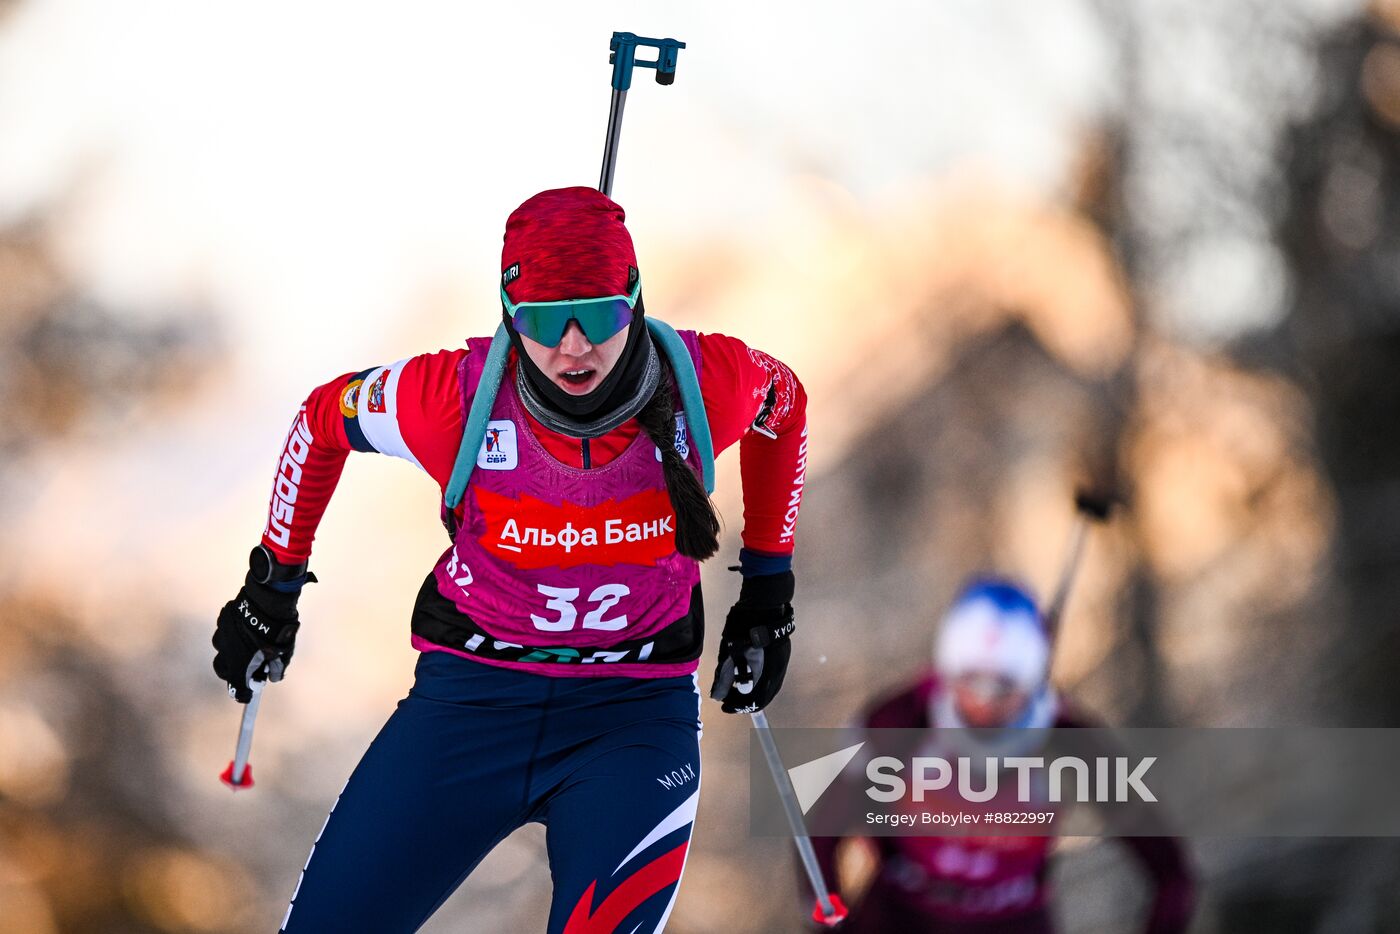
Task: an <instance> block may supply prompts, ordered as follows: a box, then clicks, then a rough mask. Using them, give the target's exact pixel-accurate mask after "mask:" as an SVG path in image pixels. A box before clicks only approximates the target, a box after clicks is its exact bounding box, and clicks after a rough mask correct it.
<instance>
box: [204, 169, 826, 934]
mask: <svg viewBox="0 0 1400 934" xmlns="http://www.w3.org/2000/svg"><path fill="white" fill-rule="evenodd" d="M624 219H625V218H624V213H623V210H622V208H621V207H619V206H618V205H617V204H615V203H614V202H613V201H611V200H610V199H609V198H607V197H606V196H604V195H602V194H601V193H599V192H597V191H595V190H593V189H589V188H566V189H560V190H555V191H546V192H542V193H540V194H538V195H535V196H534V197H532V198H530V199H529V200H528V201H526V202H525V203H524V204H522V205H521V206H520V207H519V208H517V209H516V210H515V211H514V212H513V213H512V214H511V216H510V218H509V220H508V221H507V223H506V231H505V245H504V249H503V251H502V259H501V270H502V287H501V297H502V305H503V317H504V323H505V330H506V332H507V333H508V336H509V340H510V344H511V349H510V352H509V355H508V357H506V358H504V359H505V360H506V364H505V369H504V373H503V375H501V374H500V372H499V371H492V370H491V368H490V364H489V363H488V362H487V358H488V357H489V356H491V354H489V352H488V351H489V348H490V346H491V341H490V340H489V339H472V340H468V341H467V345H466V346H465V347H463V348H460V349H457V350H446V351H441V352H439V353H435V354H425V355H422V356H417V357H411V358H409V359H407V360H402V361H399V362H398V363H395V364H392V365H390V366H377V367H371V368H369V369H366V370H361V371H358V372H354V373H347V374H345V375H343V376H340V377H337V378H336V379H334V380H332V381H330V382H329V383H326V384H325V385H323V386H320V387H318V388H317V389H315V390H313V391H312V393H311V394H310V396H309V397H308V398H307V400H306V402H305V404H304V405H303V406H302V409H301V411H300V412H299V413H298V415H297V417H296V419H295V420H294V422H293V425H292V429H291V431H290V432H289V434H288V435H287V440H286V444H285V447H284V450H283V454H282V457H281V460H280V461H279V464H278V468H277V474H276V479H275V483H274V488H273V493H272V500H271V507H270V511H269V515H268V520H267V526H266V529H265V531H264V533H263V537H262V542H261V543H260V544H259V545H258V546H257V547H256V548H255V549H254V551H253V554H252V556H251V558H250V569H249V572H248V575H247V577H246V579H245V583H244V586H243V588H242V589H241V590H240V591H239V594H238V596H237V597H236V598H235V599H234V600H232V601H230V602H229V603H228V604H227V605H226V606H225V607H224V608H223V611H222V612H221V613H220V615H219V619H218V626H217V629H216V633H215V636H214V646H215V648H216V649H217V653H216V657H215V660H214V670H215V671H216V672H217V673H218V675H219V676H220V677H221V678H223V679H224V680H225V681H226V682H228V684H229V691H230V693H231V694H232V695H233V696H234V698H235V699H236V700H238V701H240V702H243V703H246V702H247V701H248V700H249V699H250V698H251V696H252V690H251V687H250V683H251V682H252V681H255V680H272V681H276V680H279V679H280V678H281V677H282V674H283V671H284V669H285V667H286V665H287V663H288V662H290V660H291V656H292V650H293V645H294V641H295V636H296V632H297V629H298V626H299V621H298V617H297V610H296V602H297V596H298V594H299V592H300V590H301V587H302V585H303V584H304V583H306V582H307V581H308V580H314V578H313V577H312V576H311V575H310V574H309V573H308V571H307V561H308V558H309V556H310V554H311V544H312V538H313V536H314V534H315V531H316V527H317V524H318V523H319V521H320V519H321V516H322V514H323V512H324V510H325V508H326V505H327V503H328V501H329V500H330V497H331V493H332V491H333V490H334V489H335V485H336V482H337V480H338V479H339V477H340V473H341V469H342V467H343V465H344V462H345V457H346V455H347V454H348V453H349V452H350V451H376V452H379V453H381V454H390V455H393V456H396V457H401V458H404V459H406V460H408V461H411V462H412V463H413V464H415V465H417V466H418V467H420V468H422V469H423V470H424V471H426V472H427V473H428V474H429V475H430V476H431V477H432V478H433V479H434V480H436V481H437V483H438V486H439V487H440V488H441V489H442V490H443V491H444V495H445V499H444V506H443V509H442V519H443V522H444V524H445V525H446V526H447V528H448V531H449V534H450V535H451V537H452V543H451V546H450V547H449V548H448V549H447V550H446V551H445V552H444V553H443V555H442V557H441V558H440V559H439V560H438V562H437V565H436V567H435V568H434V569H433V571H432V573H431V574H429V575H428V578H427V580H426V581H425V582H424V584H423V587H422V589H421V590H420V592H419V594H418V599H417V603H416V605H415V607H414V610H413V616H412V630H413V637H412V638H413V645H414V647H415V648H417V649H419V650H420V652H421V653H422V654H421V655H420V656H419V659H418V662H417V669H416V673H415V681H414V685H413V688H412V690H410V691H409V693H408V696H407V697H405V698H404V699H403V700H402V701H400V702H399V704H398V708H397V710H395V712H394V713H393V715H392V716H391V717H390V718H389V720H388V722H387V723H386V724H385V725H384V727H383V729H382V730H381V731H380V733H379V735H378V736H377V737H376V738H375V740H374V741H373V743H372V744H371V745H370V747H369V749H368V750H367V751H366V752H365V755H364V757H363V758H362V759H361V760H360V763H359V765H358V766H357V767H356V768H355V770H354V773H353V774H352V775H351V777H350V779H349V782H348V783H347V784H346V786H345V789H344V790H343V791H342V792H341V795H340V797H339V799H338V800H337V801H336V803H335V804H334V805H333V807H332V809H331V814H330V817H329V818H328V819H327V822H326V824H325V826H324V828H323V829H322V831H321V834H320V836H319V837H318V838H317V840H316V842H315V844H314V846H313V847H312V851H311V855H310V857H309V859H308V861H307V863H306V866H305V868H304V870H303V872H302V876H301V878H300V880H299V882H298V883H297V887H296V891H295V892H294V894H293V896H292V900H291V904H290V906H289V907H288V909H287V913H286V916H285V918H284V919H283V921H282V930H283V931H285V932H288V934H303V932H318V931H335V932H344V931H375V932H381V934H382V932H396V931H413V930H416V929H417V928H418V927H420V926H421V925H422V924H423V923H424V922H425V921H426V920H427V919H428V918H429V917H430V916H431V915H432V914H433V912H434V911H435V910H436V909H437V908H438V906H440V905H441V904H442V903H443V901H444V900H445V899H446V898H447V897H448V896H449V895H450V894H451V893H452V892H453V891H454V890H455V889H456V888H457V887H458V885H460V884H461V882H462V880H463V879H465V878H466V876H467V875H468V874H469V873H470V872H471V871H472V869H473V868H474V867H475V866H476V865H477V864H478V863H479V862H480V861H481V859H482V858H483V857H484V856H485V855H486V854H487V852H489V851H490V850H491V848H492V847H494V846H495V845H496V844H497V843H499V842H500V841H501V840H502V839H504V838H505V837H506V836H507V835H508V834H510V833H511V832H512V831H513V830H515V829H516V828H518V827H520V826H521V825H523V824H525V823H527V822H532V821H534V822H539V823H541V824H544V825H545V827H546V828H547V829H546V839H547V848H548V853H549V863H550V871H551V874H552V876H553V880H554V895H553V901H552V905H551V908H550V914H549V927H548V929H549V931H551V932H565V931H567V932H583V931H590V932H593V931H598V932H601V931H615V930H616V931H626V932H633V931H656V930H660V929H661V928H662V927H663V926H664V925H665V923H666V918H667V915H668V914H669V912H670V909H671V905H672V904H673V903H674V901H675V897H676V892H677V889H678V887H679V884H680V877H681V871H682V869H683V868H684V866H685V858H686V851H687V847H688V844H689V840H690V834H691V827H692V824H693V821H694V819H695V809H696V803H697V801H698V799H699V787H700V748H699V740H700V695H699V690H698V686H697V680H696V669H697V666H698V659H699V657H700V654H701V648H702V645H701V643H702V641H703V634H704V625H703V623H704V613H703V609H702V603H701V596H700V587H699V581H700V568H699V563H700V562H701V561H702V560H704V559H705V558H708V557H710V556H711V555H712V554H714V552H715V551H716V549H717V547H718V543H717V534H718V531H719V523H718V521H717V518H716V516H715V513H714V509H713V507H712V505H711V503H710V500H709V497H708V495H707V492H706V489H705V487H704V485H703V484H702V482H701V479H700V477H701V475H702V474H703V473H704V472H705V471H704V462H703V461H704V452H703V451H701V450H699V448H700V447H701V445H700V444H697V443H696V442H697V435H699V434H701V433H700V432H698V431H696V430H695V429H696V428H697V427H698V426H697V425H696V423H695V421H694V419H697V418H699V417H700V415H699V413H698V412H696V411H694V410H695V409H696V408H698V407H700V406H699V405H698V403H699V402H700V401H703V409H704V415H705V419H706V421H705V423H706V424H707V425H708V428H709V437H710V440H711V442H712V447H713V450H714V451H715V452H718V451H721V450H723V449H724V448H727V447H729V446H731V445H733V444H734V443H735V442H738V444H739V450H740V469H741V475H742V479H743V487H744V490H743V493H744V529H743V545H744V547H743V548H742V550H741V551H740V559H739V563H740V568H741V571H742V574H743V583H742V585H741V589H740V596H739V600H738V602H737V603H736V604H735V606H734V607H733V609H732V610H730V612H729V615H728V617H727V620H726V623H725V626H724V633H723V637H722V638H721V643H720V659H719V663H718V665H717V667H716V674H715V683H714V685H713V688H712V691H711V694H712V696H714V697H716V699H719V700H720V701H721V703H722V709H723V710H724V711H725V712H728V713H734V712H737V711H752V710H757V709H761V708H762V707H763V706H764V705H766V704H767V703H768V702H769V701H770V700H772V698H773V696H774V695H775V694H776V693H777V692H778V690H779V688H781V686H782V682H783V675H784V672H785V670H786V667H787V660H788V655H789V652H790V644H789V641H788V639H789V636H790V634H791V632H792V630H793V625H792V607H791V601H792V596H793V575H792V570H791V563H792V550H793V535H794V525H795V521H796V517H797V507H798V505H799V503H800V501H801V496H802V490H803V483H804V479H805V469H806V448H807V440H806V434H807V430H806V414H805V407H806V399H805V395H804V393H803V390H802V386H801V384H800V383H799V382H798V380H797V378H796V377H795V376H794V375H793V373H792V371H791V370H790V369H788V367H786V366H784V365H783V364H782V363H780V362H778V361H777V360H775V359H773V358H772V357H770V356H768V355H767V354H764V353H761V352H759V351H757V350H753V349H751V348H749V347H747V346H745V345H744V343H742V342H741V341H739V340H736V339H734V338H732V337H725V336H723V335H718V334H696V333H694V332H686V331H683V332H679V333H677V332H670V333H669V340H667V339H662V338H663V337H665V335H661V334H660V332H659V331H658V332H656V333H657V335H658V336H656V337H654V336H653V328H656V327H658V326H657V325H656V324H655V323H653V324H652V325H651V327H649V326H648V319H646V318H645V317H644V314H643V303H642V294H641V281H640V276H639V274H638V271H637V263H636V258H635V254H634V252H633V248H632V241H631V237H630V236H629V235H628V232H627V229H626V227H625V226H624V223H623V222H624ZM663 330H664V328H663ZM500 347H501V348H502V349H504V347H505V345H504V343H502V344H501V345H500ZM679 357H683V358H684V359H678V358H679ZM483 372H485V373H486V379H485V381H483ZM493 375H495V376H496V378H497V379H498V380H499V390H498V391H497V392H496V395H495V397H494V402H493V403H492V404H491V406H490V409H489V418H486V420H485V422H484V427H482V428H481V434H480V444H479V447H476V446H473V447H471V449H470V450H467V451H466V454H467V457H466V459H465V460H464V463H465V461H469V460H470V459H471V456H472V455H475V462H474V464H471V465H469V466H470V467H471V471H472V472H471V474H470V480H469V481H468V482H467V485H466V488H465V493H464V495H461V496H460V501H458V500H457V497H456V496H455V495H453V492H452V490H451V483H450V478H451V477H452V476H453V473H454V465H455V466H456V467H457V469H458V470H459V471H460V470H461V467H462V464H459V463H458V449H459V445H460V446H462V447H463V448H464V449H465V448H466V447H467V445H473V442H474V441H475V438H470V437H469V438H468V439H467V440H466V442H465V444H464V443H463V437H464V426H468V425H469V424H471V423H472V419H471V417H470V415H471V412H472V404H473V402H474V400H475V399H476V397H477V395H478V393H480V392H487V391H490V390H492V389H494V388H495V387H494V386H490V385H487V384H488V383H489V382H490V381H491V379H492V376H493ZM697 376H698V390H699V391H698V393H696V392H694V388H695V381H696V379H697ZM687 381H689V387H690V389H687ZM687 393H691V394H690V395H689V398H690V399H691V400H692V404H691V406H690V408H691V411H689V412H687V411H684V409H685V407H686V406H685V403H684V399H685V398H686V397H687ZM486 398H488V399H489V398H490V397H489V396H487V397H486ZM483 417H485V413H484V412H483Z"/></svg>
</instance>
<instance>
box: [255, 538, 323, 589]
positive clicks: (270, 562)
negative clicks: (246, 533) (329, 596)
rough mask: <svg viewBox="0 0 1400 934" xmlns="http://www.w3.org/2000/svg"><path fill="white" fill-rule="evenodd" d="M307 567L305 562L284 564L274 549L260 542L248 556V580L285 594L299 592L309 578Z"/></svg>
mask: <svg viewBox="0 0 1400 934" xmlns="http://www.w3.org/2000/svg"><path fill="white" fill-rule="evenodd" d="M306 565H307V562H305V561H302V562H299V563H297V564H283V563H282V562H281V561H279V560H277V556H276V555H274V554H273V553H272V549H270V548H268V547H267V546H266V545H264V544H263V543H262V542H259V543H258V544H257V545H256V546H254V548H253V550H252V552H250V553H249V555H248V580H249V582H251V583H254V584H262V585H264V586H266V587H271V588H272V589H273V590H278V591H282V592H283V593H286V592H288V591H291V590H299V589H301V585H302V584H304V583H306V581H307V578H308V573H307V570H306Z"/></svg>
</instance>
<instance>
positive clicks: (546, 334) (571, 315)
mask: <svg viewBox="0 0 1400 934" xmlns="http://www.w3.org/2000/svg"><path fill="white" fill-rule="evenodd" d="M570 320H574V321H577V322H578V323H579V327H581V328H582V329H583V335H584V337H587V338H588V341H589V343H592V344H601V343H602V342H603V341H605V340H607V339H608V338H610V337H612V336H613V335H614V334H616V333H617V332H619V331H621V330H622V329H623V328H625V327H627V325H628V324H630V323H631V322H632V306H631V305H629V304H628V303H627V300H626V299H624V298H600V299H598V300H597V301H594V302H577V303H573V304H568V305H564V304H539V305H528V304H527V305H522V306H520V307H519V308H517V309H516V310H515V315H514V316H513V317H512V318H511V321H512V322H513V323H514V324H515V330H516V332H517V333H519V334H520V335H521V336H522V337H528V338H530V340H532V341H535V342H536V343H540V344H543V345H544V346H546V347H558V346H559V342H560V341H562V340H563V339H564V332H565V331H566V330H567V329H568V327H569V321H570Z"/></svg>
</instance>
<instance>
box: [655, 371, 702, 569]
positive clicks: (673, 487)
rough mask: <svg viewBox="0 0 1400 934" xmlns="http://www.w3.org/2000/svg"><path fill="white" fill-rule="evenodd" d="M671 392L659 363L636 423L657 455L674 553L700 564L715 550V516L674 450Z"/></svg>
mask: <svg viewBox="0 0 1400 934" xmlns="http://www.w3.org/2000/svg"><path fill="white" fill-rule="evenodd" d="M663 359H664V358H663ZM675 391H676V383H675V380H674V379H673V378H672V376H671V368H670V366H668V365H667V364H665V363H664V362H663V363H662V366H661V380H660V382H659V383H657V385H656V392H655V393H653V394H652V397H651V400H650V401H649V402H647V404H646V406H645V407H644V408H643V409H642V410H641V411H640V412H638V413H637V422H638V423H639V424H640V425H641V426H642V430H643V431H645V432H646V433H647V437H648V438H650V439H651V441H652V443H653V444H655V445H656V447H657V450H659V451H660V452H661V469H662V471H663V472H664V473H665V476H666V493H667V494H668V495H669V496H670V497H671V508H672V509H673V510H675V513H676V550H677V551H679V552H680V553H681V554H683V555H685V556H686V557H687V558H694V559H695V560H697V561H704V560H705V559H706V558H708V557H710V556H711V555H713V554H714V553H715V552H716V551H718V550H719V516H717V515H716V514H715V506H714V503H712V502H710V496H709V494H708V493H706V492H705V486H704V484H703V483H701V481H700V478H699V477H698V476H696V475H695V471H694V470H692V469H691V467H690V465H689V464H687V463H686V462H685V460H684V459H683V458H682V457H681V455H680V452H679V451H677V450H676V399H675Z"/></svg>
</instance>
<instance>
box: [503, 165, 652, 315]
mask: <svg viewBox="0 0 1400 934" xmlns="http://www.w3.org/2000/svg"><path fill="white" fill-rule="evenodd" d="M626 218H627V215H626V213H625V212H624V211H623V210H622V208H621V206H620V205H618V204H617V202H615V201H613V200H612V199H611V198H609V197H608V196H607V195H605V194H603V193H602V192H601V191H598V190H597V189H594V188H583V187H576V188H556V189H554V190H552V191H542V192H540V193H539V194H537V195H535V196H534V197H532V198H530V199H529V200H527V201H526V202H525V203H524V204H522V205H520V207H518V208H516V209H515V210H514V211H512V212H511V215H510V217H509V218H508V219H507V220H506V235H505V246H504V247H503V248H502V249H501V281H502V283H504V284H505V287H506V294H507V295H509V296H510V299H511V301H513V302H551V301H559V300H562V299H568V298H601V297H602V296H605V295H626V294H627V293H628V291H629V290H630V288H631V286H632V284H633V282H634V280H631V278H630V277H631V275H633V273H632V272H631V271H632V270H634V269H635V268H636V266H637V256H636V253H635V252H633V250H632V237H631V235H630V234H628V233H627V228H626V227H624V226H623V221H624V220H626Z"/></svg>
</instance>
